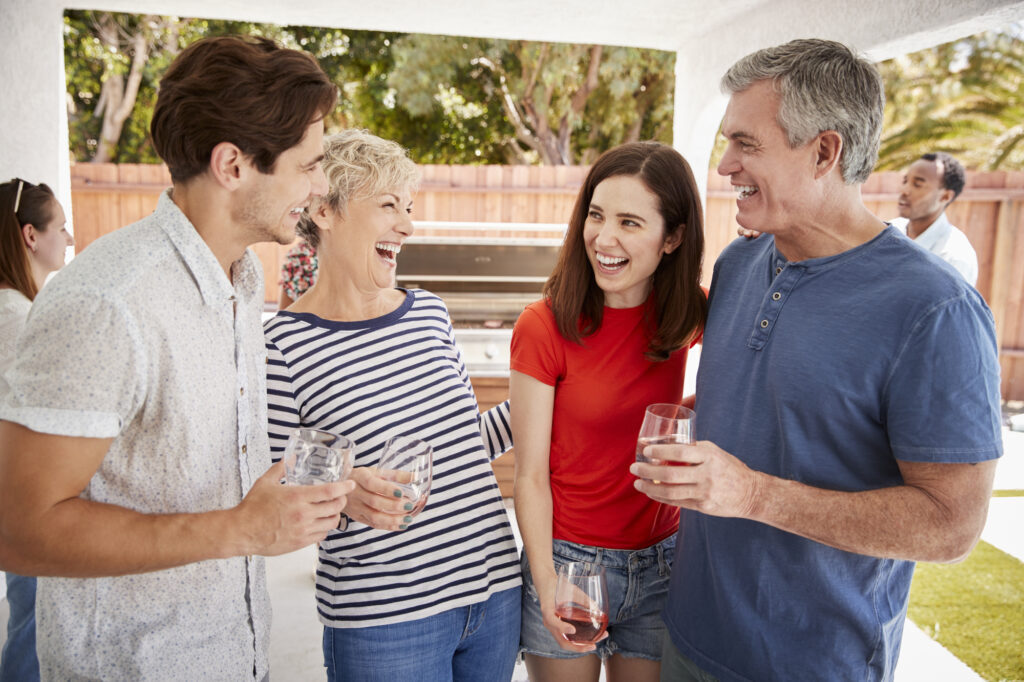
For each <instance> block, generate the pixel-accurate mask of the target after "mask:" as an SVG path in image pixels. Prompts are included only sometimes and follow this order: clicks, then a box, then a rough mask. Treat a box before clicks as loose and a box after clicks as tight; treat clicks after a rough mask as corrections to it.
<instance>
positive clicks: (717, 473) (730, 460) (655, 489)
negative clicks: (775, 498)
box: [629, 441, 761, 518]
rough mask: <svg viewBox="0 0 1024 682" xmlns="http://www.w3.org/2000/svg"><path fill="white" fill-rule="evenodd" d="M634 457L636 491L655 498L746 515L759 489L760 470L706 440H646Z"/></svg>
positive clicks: (632, 468)
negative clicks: (636, 459) (684, 442)
mask: <svg viewBox="0 0 1024 682" xmlns="http://www.w3.org/2000/svg"><path fill="white" fill-rule="evenodd" d="M644 454H645V456H647V457H648V458H651V459H654V460H655V461H656V462H658V463H654V464H644V463H641V462H636V463H634V464H632V465H630V468H629V470H630V473H632V474H633V475H634V476H637V477H638V478H637V480H636V481H635V482H634V483H633V485H634V487H636V489H637V490H639V491H640V492H642V493H644V494H645V495H647V496H648V497H649V498H651V499H652V500H655V501H656V502H662V503H664V504H670V505H673V506H676V507H683V508H686V509H695V510H697V511H701V512H704V513H706V514H711V515H713V516H735V517H741V518H750V517H751V515H752V514H753V512H754V508H755V504H756V501H757V499H758V494H759V492H760V489H761V486H760V479H761V474H759V473H758V472H756V471H753V470H752V469H750V468H749V467H747V465H746V464H744V463H743V462H741V461H740V460H738V459H737V458H736V457H733V456H732V455H730V454H729V453H728V452H726V451H725V450H722V449H721V448H720V447H718V446H717V445H715V444H714V443H712V442H711V441H699V442H698V443H696V444H695V445H649V446H647V448H646V449H645V450H644Z"/></svg>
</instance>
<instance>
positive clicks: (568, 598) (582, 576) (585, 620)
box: [555, 561, 608, 644]
mask: <svg viewBox="0 0 1024 682" xmlns="http://www.w3.org/2000/svg"><path fill="white" fill-rule="evenodd" d="M555 615H556V616H558V617H559V618H560V619H561V620H562V621H564V622H566V623H568V624H569V625H571V626H573V627H574V628H576V632H574V633H572V634H569V635H563V636H564V637H565V638H566V639H567V640H568V641H570V642H573V643H575V644H590V643H592V642H596V641H597V640H598V639H600V637H601V635H602V634H604V631H605V629H606V628H607V627H608V585H607V583H606V582H605V577H604V567H603V566H600V565H598V564H592V563H588V562H586V561H572V562H569V563H568V564H562V565H561V566H559V567H558V582H557V583H555Z"/></svg>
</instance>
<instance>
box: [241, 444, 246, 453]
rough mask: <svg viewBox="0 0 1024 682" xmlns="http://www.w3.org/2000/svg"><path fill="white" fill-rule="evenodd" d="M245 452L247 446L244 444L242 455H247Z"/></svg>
mask: <svg viewBox="0 0 1024 682" xmlns="http://www.w3.org/2000/svg"><path fill="white" fill-rule="evenodd" d="M245 450H246V448H245V445H244V444H243V445H242V454H243V455H244V454H245Z"/></svg>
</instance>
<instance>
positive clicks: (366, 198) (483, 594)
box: [264, 130, 521, 682]
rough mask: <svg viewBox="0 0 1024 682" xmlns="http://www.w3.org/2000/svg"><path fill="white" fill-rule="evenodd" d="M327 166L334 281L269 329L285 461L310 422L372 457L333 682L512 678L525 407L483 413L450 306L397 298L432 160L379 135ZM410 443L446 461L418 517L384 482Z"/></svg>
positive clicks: (341, 141) (333, 554)
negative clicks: (515, 477) (513, 413)
mask: <svg viewBox="0 0 1024 682" xmlns="http://www.w3.org/2000/svg"><path fill="white" fill-rule="evenodd" d="M324 152H325V158H324V161H323V168H324V172H325V174H326V175H327V179H328V183H329V190H328V193H327V194H326V195H325V196H324V197H323V198H322V199H319V200H316V201H314V202H313V204H312V205H311V206H310V207H309V211H308V216H306V217H304V218H303V220H302V222H301V223H300V226H299V236H300V237H302V238H303V239H305V240H306V241H307V242H308V243H309V244H310V245H311V246H312V247H314V248H315V249H316V252H317V258H318V260H319V268H318V276H317V281H316V284H314V285H313V286H312V288H310V289H309V290H308V291H307V292H306V293H305V294H303V296H302V297H301V298H300V299H298V300H297V301H296V302H295V303H294V304H292V305H291V306H290V307H289V308H288V309H286V310H284V311H282V312H280V313H278V314H277V316H275V317H274V318H273V319H271V320H268V322H267V323H266V325H265V328H264V331H265V334H266V340H267V353H268V365H267V389H268V403H269V418H270V441H271V452H272V454H273V455H274V456H275V457H280V456H281V451H282V450H283V448H284V445H285V442H286V440H287V437H288V434H289V433H290V432H291V430H292V429H293V428H295V427H297V426H306V427H313V428H318V429H323V430H326V431H331V432H334V433H339V434H342V435H345V436H348V437H349V438H351V439H353V440H354V441H355V442H356V444H357V451H356V460H355V465H356V469H355V470H354V471H353V474H352V477H353V479H354V480H356V482H357V483H358V487H357V488H356V491H355V492H354V493H352V494H351V495H350V496H349V503H348V507H347V508H346V515H347V516H348V518H349V520H348V523H347V525H345V524H343V526H344V527H343V528H341V529H339V530H338V531H337V532H334V533H331V534H330V535H329V536H328V537H327V539H326V540H325V541H323V542H322V543H321V544H320V553H319V563H318V567H317V578H316V580H317V585H316V597H317V610H318V612H319V616H320V621H321V622H322V623H323V625H324V664H325V666H326V667H327V678H328V680H331V681H332V682H333V681H334V680H358V681H360V682H366V681H371V682H372V681H374V680H380V681H382V682H384V681H387V682H392V681H394V680H418V681H419V682H434V681H437V682H445V681H451V680H462V681H464V682H488V681H493V682H507V681H508V680H509V679H511V676H512V671H513V667H514V665H515V657H516V653H517V648H518V643H519V618H520V615H519V614H520V582H521V581H520V577H519V563H518V559H517V554H516V546H515V541H514V539H513V535H512V529H511V526H510V525H509V522H508V518H507V515H506V512H505V507H504V505H503V503H502V500H501V495H500V493H499V491H498V486H497V483H496V481H495V478H494V473H493V471H492V469H491V466H490V463H491V460H492V459H493V458H494V457H495V456H497V455H499V454H501V453H502V452H504V451H505V450H507V449H508V447H509V446H510V444H511V437H510V428H509V425H508V418H507V414H508V413H507V404H505V405H503V406H500V407H499V408H497V409H495V410H492V411H490V412H488V413H487V414H485V415H481V414H480V413H479V410H478V407H477V402H476V398H475V396H474V394H473V387H472V385H471V384H470V382H469V375H468V374H467V372H466V367H465V364H464V363H463V360H462V355H461V353H460V352H459V348H458V346H456V344H455V339H454V334H453V331H452V324H451V320H450V319H449V317H448V311H447V309H446V308H445V306H444V303H443V302H442V301H441V299H440V298H438V297H437V296H435V295H433V294H431V293H429V292H427V291H423V290H421V289H401V288H396V287H395V267H396V264H397V259H398V258H400V257H401V256H400V252H401V250H402V244H403V243H404V242H405V240H406V239H407V238H408V237H409V236H410V235H411V234H412V232H413V225H412V221H411V218H410V215H411V213H412V202H413V193H414V191H415V190H416V187H417V185H418V183H419V172H418V169H417V168H416V166H415V164H413V162H412V161H411V160H410V159H409V158H408V156H407V155H406V153H405V151H404V150H403V149H402V148H401V147H400V146H398V145H397V144H395V143H393V142H388V141H386V140H382V139H381V138H379V137H375V136H373V135H371V134H369V133H367V132H366V131H363V130H346V131H343V132H341V133H338V134H337V135H333V136H331V137H329V138H328V139H327V141H326V144H325V149H324ZM394 435H408V436H413V437H415V438H419V439H422V440H425V441H427V442H428V443H430V445H431V446H432V447H433V451H434V479H433V486H432V488H431V492H430V497H429V499H428V501H427V504H426V506H425V507H424V508H423V510H422V511H421V512H420V513H419V514H418V515H417V516H415V517H412V516H410V515H409V513H410V512H411V505H407V504H406V503H404V502H403V501H402V500H401V498H400V495H401V493H400V492H398V491H397V490H396V489H395V488H394V485H393V484H390V483H387V482H385V481H383V480H382V479H381V478H379V477H377V476H375V475H374V471H375V470H374V469H373V467H374V466H375V465H376V463H377V462H378V461H379V458H380V454H381V450H382V448H383V446H384V443H385V441H387V439H388V438H389V437H390V436H394ZM396 493H397V494H396Z"/></svg>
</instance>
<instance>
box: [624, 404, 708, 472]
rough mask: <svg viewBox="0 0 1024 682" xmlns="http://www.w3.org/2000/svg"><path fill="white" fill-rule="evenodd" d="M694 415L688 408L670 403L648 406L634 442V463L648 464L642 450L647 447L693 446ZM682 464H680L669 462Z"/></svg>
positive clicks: (648, 461)
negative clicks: (667, 444)
mask: <svg viewBox="0 0 1024 682" xmlns="http://www.w3.org/2000/svg"><path fill="white" fill-rule="evenodd" d="M695 419H696V415H695V414H694V413H693V410H691V409H690V408H688V407H683V406H682V405H673V404H672V403H655V404H654V405H648V406H647V410H646V412H644V423H643V425H641V426H640V436H639V437H638V438H637V441H636V461H638V462H646V463H648V464H649V463H650V461H651V460H650V458H648V457H645V456H644V454H643V452H644V448H646V447H647V446H648V445H663V444H666V443H669V444H671V443H682V444H683V445H693V443H694V442H695V439H694V435H693V434H694V426H695ZM669 464H682V462H669Z"/></svg>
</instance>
